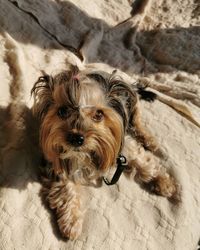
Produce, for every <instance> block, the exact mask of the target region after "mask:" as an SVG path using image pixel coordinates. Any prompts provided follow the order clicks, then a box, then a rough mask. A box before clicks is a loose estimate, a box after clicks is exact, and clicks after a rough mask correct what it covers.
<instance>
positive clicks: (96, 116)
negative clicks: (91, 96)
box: [92, 109, 104, 122]
mask: <svg viewBox="0 0 200 250" xmlns="http://www.w3.org/2000/svg"><path fill="white" fill-rule="evenodd" d="M103 118H104V114H103V111H102V110H100V109H98V110H97V111H96V113H95V114H94V116H93V117H92V119H93V120H94V121H95V122H100V121H102V120H103Z"/></svg>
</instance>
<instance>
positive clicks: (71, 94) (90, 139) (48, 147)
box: [32, 67, 136, 173]
mask: <svg viewBox="0 0 200 250" xmlns="http://www.w3.org/2000/svg"><path fill="white" fill-rule="evenodd" d="M32 93H33V94H34V97H35V106H34V110H35V112H36V113H37V115H38V116H39V118H40V120H41V127H40V142H41V147H42V150H43V153H44V155H45V157H46V158H47V160H49V161H50V162H53V166H54V171H55V172H57V173H59V171H62V170H63V166H66V164H68V165H69V166H70V164H71V165H73V164H74V162H75V164H78V165H80V162H81V167H83V165H87V168H90V169H95V170H97V171H99V172H104V171H106V170H107V169H108V168H109V167H111V166H113V165H114V164H115V161H116V158H117V156H118V154H119V153H120V150H121V148H122V146H123V139H124V133H125V132H126V129H127V125H128V123H129V121H128V120H129V117H130V115H129V113H130V112H129V110H130V109H132V106H131V105H134V102H133V98H136V97H135V95H134V93H133V92H132V91H131V89H130V88H129V87H128V85H126V84H125V83H123V82H122V81H120V80H116V79H114V78H113V79H112V78H110V79H105V78H104V77H103V76H102V75H101V74H98V73H92V74H87V75H85V74H84V73H81V72H78V70H77V68H76V67H74V68H73V69H72V70H71V71H66V72H62V73H60V74H58V75H56V76H55V77H53V78H52V77H50V76H44V77H41V78H39V80H38V82H36V84H35V85H34V87H33V89H32ZM130 99H131V100H130ZM130 106H131V107H130ZM63 162H64V163H65V164H62V163H63ZM72 162H73V163H72ZM72 167H73V166H72Z"/></svg>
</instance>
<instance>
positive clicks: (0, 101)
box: [0, 0, 200, 250]
mask: <svg viewBox="0 0 200 250" xmlns="http://www.w3.org/2000/svg"><path fill="white" fill-rule="evenodd" d="M130 2H131V1H130ZM132 2H133V4H132V6H130V5H129V3H128V1H125V0H110V1H106V0H99V1H92V0H84V1H81V0H71V1H66V0H34V1H31V0H0V69H1V73H0V187H1V188H0V210H1V213H0V249H2V250H10V249H16V250H23V249H30V250H32V249H37V250H38V249H45V250H46V249H52V250H54V249H63V250H64V249H67V250H71V249H74V250H92V249H93V250H94V249H95V250H99V249H104V250H108V249H115V250H118V249H119V250H122V249H123V250H131V249H136V250H143V249H144V250H146V249H149V250H161V249H162V250H171V249H174V250H179V249H180V250H194V249H196V248H197V242H198V241H199V238H200V210H199V207H200V195H199V183H200V164H199V161H200V158H199V154H200V153H199V152H200V3H199V1H198V0H179V1H173V0H151V1H150V0H149V1H148V0H144V1H140V2H142V3H143V4H142V5H141V6H140V5H138V2H139V1H136V2H134V1H132ZM70 63H71V64H76V65H78V67H80V68H82V69H85V68H86V69H88V70H93V69H94V70H95V69H102V70H104V71H106V72H109V73H111V72H112V70H113V69H118V73H119V75H121V77H122V78H124V80H125V81H128V82H130V83H132V82H135V81H140V82H141V83H145V84H146V83H148V85H149V89H151V90H152V91H154V92H155V93H157V94H158V99H157V100H156V101H155V102H154V103H146V102H141V107H142V111H143V112H142V118H143V122H144V125H145V126H146V127H147V128H148V129H149V130H150V131H151V133H152V134H153V135H155V137H156V138H157V140H158V142H159V144H160V145H161V147H162V149H163V150H164V152H165V154H166V156H167V157H166V160H165V161H164V162H163V164H164V165H165V166H166V168H168V171H169V172H171V173H172V174H173V175H174V176H175V177H176V179H177V180H178V181H179V183H180V184H181V188H182V190H181V202H180V203H179V204H172V203H170V202H169V201H168V200H166V199H165V198H162V197H157V196H155V195H150V194H149V193H147V192H146V191H145V190H143V189H141V187H139V186H138V185H137V184H136V183H135V182H134V181H130V180H127V179H125V177H123V176H122V178H121V179H120V182H119V183H118V184H117V185H115V186H112V187H107V186H103V187H101V188H99V189H94V188H88V190H87V202H88V203H87V207H88V209H87V211H86V215H85V217H86V219H85V222H84V226H83V233H82V235H81V237H80V238H79V239H78V240H77V241H75V242H72V241H66V240H63V239H62V238H61V237H60V235H59V233H58V230H57V226H56V222H55V219H54V216H53V214H52V213H51V212H50V211H49V210H48V208H47V207H46V206H45V205H44V203H43V201H42V199H41V197H40V189H41V185H40V182H39V181H38V174H37V173H38V166H39V156H38V148H37V140H36V138H37V133H36V131H35V124H34V119H33V117H32V114H31V111H30V108H31V107H32V99H31V97H30V90H31V88H32V86H33V84H34V82H35V81H36V80H37V78H38V77H39V76H40V75H41V74H42V73H41V72H42V71H45V72H47V73H49V74H54V73H56V72H59V71H60V70H61V69H65V68H66V67H67V66H68V65H69V64H70Z"/></svg>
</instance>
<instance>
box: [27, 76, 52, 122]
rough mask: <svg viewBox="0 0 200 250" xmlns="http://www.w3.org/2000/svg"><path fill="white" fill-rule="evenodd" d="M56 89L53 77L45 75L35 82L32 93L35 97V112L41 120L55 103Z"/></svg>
mask: <svg viewBox="0 0 200 250" xmlns="http://www.w3.org/2000/svg"><path fill="white" fill-rule="evenodd" d="M53 89H54V82H53V78H52V77H51V76H49V75H44V76H41V77H39V78H38V80H37V82H36V83H35V84H34V86H33V88H32V90H31V95H32V96H33V97H34V106H33V113H34V114H35V115H36V116H37V117H38V118H39V119H40V120H41V119H42V118H43V116H44V114H46V112H47V110H48V108H49V107H50V105H51V104H52V103H53V98H52V92H53Z"/></svg>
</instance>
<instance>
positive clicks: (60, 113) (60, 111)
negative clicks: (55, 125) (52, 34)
mask: <svg viewBox="0 0 200 250" xmlns="http://www.w3.org/2000/svg"><path fill="white" fill-rule="evenodd" d="M57 115H58V116H59V117H60V118H61V119H65V118H67V115H68V110H67V107H65V106H62V107H60V108H59V109H58V111H57Z"/></svg>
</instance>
